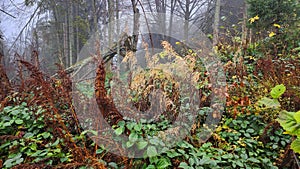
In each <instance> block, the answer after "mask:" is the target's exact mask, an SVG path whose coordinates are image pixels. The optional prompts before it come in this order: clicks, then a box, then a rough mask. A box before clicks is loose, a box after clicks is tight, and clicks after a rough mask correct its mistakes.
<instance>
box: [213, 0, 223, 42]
mask: <svg viewBox="0 0 300 169" xmlns="http://www.w3.org/2000/svg"><path fill="white" fill-rule="evenodd" d="M220 10H221V0H216V9H215V20H214V33H213V34H214V38H213V46H216V45H217V44H218V41H219V24H220Z"/></svg>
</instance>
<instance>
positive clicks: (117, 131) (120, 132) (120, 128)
mask: <svg viewBox="0 0 300 169" xmlns="http://www.w3.org/2000/svg"><path fill="white" fill-rule="evenodd" d="M124 130H125V127H124V126H121V127H119V128H117V129H116V130H115V133H116V135H118V136H119V135H121V134H122V133H123V132H124Z"/></svg>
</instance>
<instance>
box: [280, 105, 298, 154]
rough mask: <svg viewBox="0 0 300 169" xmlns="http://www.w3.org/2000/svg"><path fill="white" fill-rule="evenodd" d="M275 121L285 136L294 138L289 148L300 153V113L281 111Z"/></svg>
mask: <svg viewBox="0 0 300 169" xmlns="http://www.w3.org/2000/svg"><path fill="white" fill-rule="evenodd" d="M277 121H278V122H279V123H280V125H281V126H282V127H283V129H284V130H285V131H286V133H287V134H289V135H292V136H295V137H296V139H295V140H294V141H293V142H292V144H291V148H292V149H293V150H294V151H295V152H297V153H300V111H298V112H288V111H285V110H283V111H281V112H280V114H279V117H278V119H277Z"/></svg>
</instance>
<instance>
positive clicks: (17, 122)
mask: <svg viewBox="0 0 300 169" xmlns="http://www.w3.org/2000/svg"><path fill="white" fill-rule="evenodd" d="M15 123H16V124H23V120H22V119H16V120H15Z"/></svg>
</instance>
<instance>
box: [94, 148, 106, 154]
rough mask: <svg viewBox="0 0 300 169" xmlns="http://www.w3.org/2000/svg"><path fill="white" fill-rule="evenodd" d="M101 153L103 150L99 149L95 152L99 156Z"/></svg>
mask: <svg viewBox="0 0 300 169" xmlns="http://www.w3.org/2000/svg"><path fill="white" fill-rule="evenodd" d="M103 151H104V150H103V149H101V148H99V149H97V150H96V154H101V153H102V152H103Z"/></svg>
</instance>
